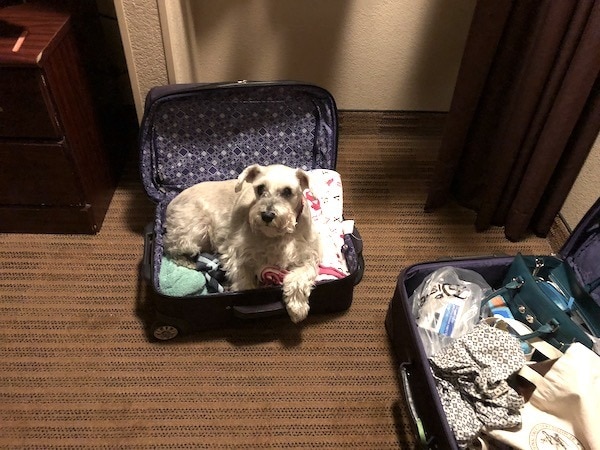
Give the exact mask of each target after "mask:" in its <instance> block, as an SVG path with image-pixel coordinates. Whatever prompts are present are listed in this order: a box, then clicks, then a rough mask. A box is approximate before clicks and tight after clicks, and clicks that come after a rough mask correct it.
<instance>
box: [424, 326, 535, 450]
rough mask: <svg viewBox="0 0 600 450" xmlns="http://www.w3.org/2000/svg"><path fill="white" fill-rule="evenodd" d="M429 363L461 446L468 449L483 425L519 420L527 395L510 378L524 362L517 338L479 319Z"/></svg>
mask: <svg viewBox="0 0 600 450" xmlns="http://www.w3.org/2000/svg"><path fill="white" fill-rule="evenodd" d="M430 362H431V369H432V372H433V376H434V379H435V381H436V387H437V391H438V393H439V396H440V400H441V402H442V406H443V407H444V412H445V413H446V416H447V418H448V423H449V424H450V426H451V428H452V430H453V431H454V435H455V437H456V441H457V443H458V444H459V446H460V447H462V448H466V446H468V445H469V444H470V443H471V442H472V441H473V439H475V438H476V437H477V436H478V435H479V433H480V432H481V431H482V429H483V427H486V428H487V429H505V428H511V427H514V426H518V425H520V423H521V415H520V412H519V409H520V408H521V406H523V398H522V397H521V396H520V395H519V394H518V393H517V392H516V391H515V390H513V389H512V388H511V387H510V386H509V385H508V383H507V381H506V380H507V379H508V377H509V376H510V375H512V374H513V373H515V372H517V371H518V370H519V369H521V367H523V364H524V363H525V356H524V354H523V351H522V350H521V346H520V344H519V341H518V340H517V339H516V338H515V337H513V336H511V335H510V334H508V333H507V332H505V331H502V330H499V329H497V328H492V327H490V326H488V325H486V324H484V323H480V324H478V325H476V326H475V328H474V329H473V331H472V332H471V333H468V334H466V335H463V336H461V337H460V338H458V339H456V340H455V341H454V342H453V343H452V344H450V345H449V346H447V347H445V348H443V349H442V350H441V351H440V352H439V353H437V354H436V355H435V356H433V357H432V358H430Z"/></svg>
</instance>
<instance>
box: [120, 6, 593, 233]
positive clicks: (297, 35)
mask: <svg viewBox="0 0 600 450" xmlns="http://www.w3.org/2000/svg"><path fill="white" fill-rule="evenodd" d="M114 2H115V8H116V11H117V17H118V20H119V26H120V29H121V37H122V40H123V44H124V47H125V52H126V58H127V64H128V68H129V73H130V78H131V84H132V88H133V95H134V101H135V103H136V108H137V110H138V116H139V117H140V118H141V114H142V110H143V100H144V97H145V95H146V92H147V91H148V90H149V89H150V88H151V87H152V86H155V85H160V84H166V83H175V82H178V83H181V82H195V81H202V82H211V81H223V80H238V79H298V80H304V81H310V82H314V83H317V84H320V85H322V86H323V87H325V88H327V89H328V90H330V91H331V92H332V93H333V94H334V96H335V98H336V101H337V103H338V107H339V108H340V109H353V110H417V111H447V110H448V108H449V106H450V101H451V98H452V91H453V87H454V83H455V80H456V74H457V71H458V67H459V64H460V57H461V54H462V48H463V45H464V40H465V38H466V34H467V31H468V27H469V22H470V19H471V15H472V11H473V8H474V5H475V0H426V1H425V0H417V1H415V0H252V1H251V0H218V1H214V0H114ZM599 166H600V144H599V143H598V142H597V143H596V145H595V147H594V149H593V152H592V155H591V156H590V158H588V162H587V163H586V166H585V168H584V170H583V171H582V174H581V176H580V177H579V179H578V180H577V184H576V185H575V187H574V188H573V190H572V192H571V195H570V196H569V198H568V200H567V203H566V204H565V206H564V208H563V211H562V213H563V216H564V217H565V219H566V220H567V223H568V224H569V225H570V226H574V225H575V224H576V223H577V222H578V221H579V219H580V218H581V217H582V216H583V214H584V213H585V211H586V210H587V209H588V208H589V207H590V206H591V204H592V203H593V202H594V201H595V199H596V198H597V197H598V195H599V188H598V183H597V182H596V181H595V180H594V176H595V175H596V174H598V169H599Z"/></svg>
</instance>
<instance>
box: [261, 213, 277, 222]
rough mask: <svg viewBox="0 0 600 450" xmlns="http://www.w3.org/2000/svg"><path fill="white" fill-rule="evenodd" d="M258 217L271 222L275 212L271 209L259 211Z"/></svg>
mask: <svg viewBox="0 0 600 450" xmlns="http://www.w3.org/2000/svg"><path fill="white" fill-rule="evenodd" d="M260 217H261V218H262V220H263V221H264V222H266V223H271V222H272V221H273V219H274V218H275V213H274V212H272V211H264V212H261V213H260Z"/></svg>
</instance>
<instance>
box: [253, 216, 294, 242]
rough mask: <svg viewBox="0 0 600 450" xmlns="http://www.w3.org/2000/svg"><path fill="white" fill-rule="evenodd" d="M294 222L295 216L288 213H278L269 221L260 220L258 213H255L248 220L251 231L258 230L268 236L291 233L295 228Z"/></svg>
mask: <svg viewBox="0 0 600 450" xmlns="http://www.w3.org/2000/svg"><path fill="white" fill-rule="evenodd" d="M296 224H297V222H296V218H295V217H293V216H291V215H289V214H284V215H278V216H277V217H275V218H274V219H273V221H271V222H269V223H266V222H265V221H264V220H262V218H261V216H260V214H256V215H254V216H253V217H252V220H251V221H250V226H251V227H252V230H253V231H255V232H260V233H262V234H264V235H265V236H267V237H270V238H274V237H280V236H284V235H286V234H291V233H293V232H294V231H295V230H296Z"/></svg>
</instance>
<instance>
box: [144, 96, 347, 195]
mask: <svg viewBox="0 0 600 450" xmlns="http://www.w3.org/2000/svg"><path fill="white" fill-rule="evenodd" d="M315 92H317V91H315ZM315 92H310V87H307V86H303V85H300V86H293V85H292V86H262V87H256V88H255V87H250V88H246V87H244V88H238V89H235V88H230V89H208V90H205V91H194V92H193V93H192V94H185V93H182V94H179V95H173V96H169V97H166V98H164V99H158V100H157V101H155V102H154V104H153V105H151V107H150V108H149V109H148V110H147V112H146V114H147V118H146V120H145V123H144V125H143V129H142V139H141V151H142V155H141V161H142V177H143V182H144V186H145V187H146V190H147V192H148V193H149V195H150V196H151V197H152V198H153V199H154V200H160V199H161V198H162V197H163V196H164V195H165V194H167V195H168V193H170V192H173V191H175V192H180V191H181V190H183V189H185V188H187V187H189V186H192V185H194V184H196V183H199V182H201V181H209V180H225V179H231V178H235V177H236V176H237V175H238V174H239V173H241V171H242V170H243V169H244V168H245V167H247V166H248V165H250V164H252V163H259V164H263V165H267V164H273V163H280V164H285V165H288V166H291V167H301V168H303V169H305V170H309V169H315V168H326V169H327V168H330V169H333V168H335V160H336V156H337V155H336V150H337V148H336V147H337V141H336V137H337V136H336V133H337V124H336V119H335V114H334V112H335V111H334V108H335V106H334V105H331V104H330V103H329V102H330V101H331V100H330V99H323V98H320V97H319V96H317V95H316V93H315ZM318 92H320V90H319V91H318Z"/></svg>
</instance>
